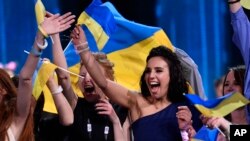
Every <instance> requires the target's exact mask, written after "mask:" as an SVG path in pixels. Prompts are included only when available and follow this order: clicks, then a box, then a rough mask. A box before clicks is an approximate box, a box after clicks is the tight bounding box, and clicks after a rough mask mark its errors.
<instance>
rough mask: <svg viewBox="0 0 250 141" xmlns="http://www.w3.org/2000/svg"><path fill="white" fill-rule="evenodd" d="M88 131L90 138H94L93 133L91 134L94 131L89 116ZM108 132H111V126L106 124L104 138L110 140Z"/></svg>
mask: <svg viewBox="0 0 250 141" xmlns="http://www.w3.org/2000/svg"><path fill="white" fill-rule="evenodd" d="M87 132H88V134H89V139H92V135H91V133H92V125H91V122H90V120H89V118H88V121H87ZM108 134H109V126H108V125H106V126H105V127H104V138H105V140H108Z"/></svg>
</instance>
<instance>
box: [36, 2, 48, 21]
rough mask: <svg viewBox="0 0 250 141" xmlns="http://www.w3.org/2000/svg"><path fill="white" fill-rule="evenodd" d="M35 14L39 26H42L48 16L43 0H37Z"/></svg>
mask: <svg viewBox="0 0 250 141" xmlns="http://www.w3.org/2000/svg"><path fill="white" fill-rule="evenodd" d="M35 14H36V21H37V24H38V25H40V24H41V23H42V22H43V21H44V17H45V15H46V10H45V7H44V5H43V3H42V1H41V0H37V1H36V3H35Z"/></svg>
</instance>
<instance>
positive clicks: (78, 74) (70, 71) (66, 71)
mask: <svg viewBox="0 0 250 141" xmlns="http://www.w3.org/2000/svg"><path fill="white" fill-rule="evenodd" d="M24 52H25V53H27V54H30V52H28V51H27V50H24ZM40 60H41V61H43V59H42V58H40ZM43 62H44V61H43ZM46 62H47V63H51V62H49V61H46ZM51 64H53V63H51ZM53 65H55V64H53ZM55 66H57V65H55ZM57 68H58V69H60V70H63V71H65V72H68V73H70V74H72V75H75V76H78V77H80V78H84V77H83V76H81V75H79V74H76V73H73V72H71V71H68V70H67V69H64V68H62V67H59V66H57Z"/></svg>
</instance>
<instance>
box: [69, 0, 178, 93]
mask: <svg viewBox="0 0 250 141" xmlns="http://www.w3.org/2000/svg"><path fill="white" fill-rule="evenodd" d="M99 4H100V3H99ZM99 8H100V9H104V8H105V9H106V10H107V11H106V12H103V14H102V15H101V16H95V13H97V12H96V11H95V10H99ZM86 11H87V12H89V13H88V15H92V16H91V17H90V16H89V17H88V18H92V19H91V20H88V22H87V25H86V23H85V21H84V20H82V19H81V18H82V17H83V16H80V17H79V18H80V19H78V23H79V24H83V25H82V27H83V29H84V32H85V34H86V37H87V40H88V44H89V47H90V49H91V51H92V52H96V51H101V52H104V53H106V54H107V56H108V58H109V60H110V61H112V62H113V63H114V65H115V67H114V71H115V78H116V81H117V83H119V84H121V85H123V86H125V87H127V88H129V89H131V90H136V91H139V90H140V89H139V81H140V76H141V74H142V72H143V69H144V68H145V65H146V57H147V55H148V53H149V51H150V50H151V49H152V48H153V47H157V46H159V45H164V46H166V47H168V48H170V49H171V50H173V51H174V47H173V46H172V44H171V42H170V40H169V39H168V37H167V35H166V34H165V33H164V31H163V30H162V29H161V28H159V27H152V26H146V25H143V24H139V23H135V22H133V21H129V20H127V19H125V18H124V17H122V16H121V15H120V14H119V13H118V12H117V10H116V9H115V7H114V6H113V5H112V4H111V3H109V2H106V3H104V4H100V5H98V6H97V5H95V9H94V10H86ZM86 11H85V12H86ZM104 14H108V15H110V14H111V15H113V18H114V20H113V18H112V17H109V16H106V15H104ZM106 17H108V19H105V18H106ZM79 21H81V22H79ZM88 24H89V25H92V26H88ZM114 24H115V25H114ZM109 27H113V28H109ZM95 28H97V29H100V30H101V31H100V33H105V34H104V35H105V36H108V37H103V38H104V39H105V40H104V41H105V42H104V43H105V44H104V43H103V42H102V41H103V40H100V39H99V40H97V39H98V38H100V37H99V36H100V35H99V34H98V33H97V32H92V30H94V29H95ZM109 30H111V31H109ZM109 33H110V34H109ZM106 39H107V40H106ZM102 46H103V47H102ZM64 53H65V56H66V60H67V63H68V66H69V67H70V70H71V71H74V72H75V73H79V61H80V58H79V55H77V54H76V53H75V51H74V47H73V44H72V43H71V42H70V43H69V45H68V46H67V48H66V49H65V51H64ZM77 67H78V68H77ZM73 69H75V70H73ZM76 79H77V78H76ZM76 79H75V80H73V81H74V82H73V83H76V82H77V80H76Z"/></svg>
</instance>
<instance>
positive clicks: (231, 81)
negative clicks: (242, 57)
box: [224, 70, 242, 94]
mask: <svg viewBox="0 0 250 141" xmlns="http://www.w3.org/2000/svg"><path fill="white" fill-rule="evenodd" d="M225 79H226V81H225V83H224V94H227V93H230V92H240V93H242V88H241V86H240V84H239V83H238V82H236V80H235V77H234V72H233V71H232V70H231V71H230V72H229V73H228V75H227V77H226V78H225Z"/></svg>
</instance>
